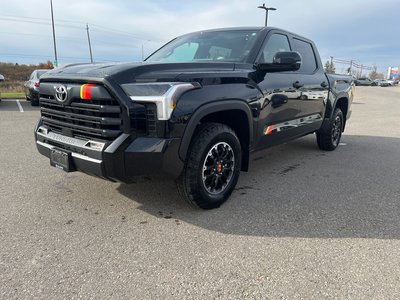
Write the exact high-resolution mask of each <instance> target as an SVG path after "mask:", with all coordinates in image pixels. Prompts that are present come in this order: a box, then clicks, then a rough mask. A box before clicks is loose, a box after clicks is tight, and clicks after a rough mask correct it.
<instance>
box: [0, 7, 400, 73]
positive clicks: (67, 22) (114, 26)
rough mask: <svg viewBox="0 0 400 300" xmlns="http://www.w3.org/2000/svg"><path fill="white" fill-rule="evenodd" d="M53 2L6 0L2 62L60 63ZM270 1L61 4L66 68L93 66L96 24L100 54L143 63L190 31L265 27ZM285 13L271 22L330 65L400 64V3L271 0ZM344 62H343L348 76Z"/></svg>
mask: <svg viewBox="0 0 400 300" xmlns="http://www.w3.org/2000/svg"><path fill="white" fill-rule="evenodd" d="M49 2H50V1H49V0H35V1H29V0H18V1H16V0H1V10H0V61H2V62H18V63H38V62H43V61H47V60H51V61H52V60H53V59H54V53H53V43H52V30H51V25H50V5H49ZM262 3H263V2H262V1H254V0H247V1H245V0H240V1H239V0H221V1H218V0H214V1H211V0H203V1H181V0H170V1H161V0H159V1H141V0H136V1H122V0H114V1H109V0H69V1H65V0H53V6H54V15H55V23H56V37H57V50H58V56H59V61H60V62H61V63H71V62H87V61H88V60H89V50H88V44H87V36H86V31H85V26H86V23H88V24H89V28H90V34H91V39H92V49H93V57H94V60H95V61H97V62H100V61H137V60H140V59H141V56H142V46H143V50H144V54H145V55H147V54H150V53H151V52H152V51H153V50H155V49H157V48H158V47H159V46H161V45H162V44H163V43H165V42H167V41H169V40H170V39H172V38H173V37H175V36H177V35H181V34H184V33H187V32H191V31H196V30H202V29H209V28H221V27H232V26H259V25H263V24H264V16H265V15H264V12H263V11H261V10H259V9H257V6H258V5H261V4H262ZM267 6H272V7H276V8H277V9H278V10H277V11H275V12H271V13H270V15H269V25H271V26H274V27H280V28H283V29H287V30H290V31H293V32H296V33H298V34H300V35H303V36H306V37H308V38H310V39H312V40H314V41H315V43H316V44H317V46H318V49H319V52H320V55H321V57H322V59H323V61H324V62H325V61H326V60H327V59H329V57H330V56H333V57H334V58H337V59H342V60H349V61H350V60H353V61H355V62H357V63H358V64H364V65H368V66H372V65H373V64H376V65H377V67H378V70H379V71H380V72H386V70H387V67H389V66H399V65H400V39H399V38H398V36H399V34H400V18H399V13H398V11H399V1H398V0H380V1H361V0H351V1H349V0H347V1H344V0H336V1H329V2H327V1H321V0H319V1H318V0H304V1H298V0H285V1H279V0H271V1H269V2H267ZM345 68H346V66H344V65H337V70H338V71H339V72H340V71H342V70H343V69H345Z"/></svg>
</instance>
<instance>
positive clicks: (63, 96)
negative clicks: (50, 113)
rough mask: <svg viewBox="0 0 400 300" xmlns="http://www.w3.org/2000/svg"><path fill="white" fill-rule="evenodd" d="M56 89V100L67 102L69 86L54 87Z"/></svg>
mask: <svg viewBox="0 0 400 300" xmlns="http://www.w3.org/2000/svg"><path fill="white" fill-rule="evenodd" d="M54 88H55V90H56V100H57V101H58V102H65V100H67V88H66V87H65V86H63V85H58V86H55V87H54Z"/></svg>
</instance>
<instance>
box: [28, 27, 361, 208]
mask: <svg viewBox="0 0 400 300" xmlns="http://www.w3.org/2000/svg"><path fill="white" fill-rule="evenodd" d="M353 86H354V84H353V81H352V77H350V76H338V75H327V74H325V73H324V70H323V66H322V64H321V60H320V58H319V54H318V52H317V49H316V47H315V45H314V43H313V42H312V41H310V40H308V39H306V38H304V37H301V36H299V35H296V34H293V33H290V32H287V31H284V30H280V29H277V28H270V27H261V28H247V27H246V28H230V29H216V30H207V31H201V32H195V33H190V34H186V35H183V36H181V37H178V38H176V39H174V40H172V41H171V42H169V43H167V44H166V45H165V46H163V47H161V48H160V49H159V50H157V51H156V52H154V53H153V54H152V55H150V56H149V57H148V58H147V59H146V60H145V62H143V63H128V64H79V65H70V66H67V67H64V68H59V69H55V70H53V71H50V72H48V73H46V74H45V75H43V77H41V79H40V87H39V92H40V111H41V117H40V120H39V122H38V124H37V126H36V128H35V138H36V145H37V148H38V150H39V152H40V153H41V154H43V155H45V156H47V157H49V159H50V164H51V165H52V166H55V167H57V168H59V169H62V170H64V171H67V172H70V171H75V170H79V171H82V172H85V173H88V174H91V175H95V176H99V177H102V178H106V179H109V180H112V181H120V182H127V183H129V182H131V181H132V180H133V179H134V178H135V176H140V175H146V174H154V173H156V174H160V173H163V174H168V176H171V177H173V178H176V179H177V183H178V189H179V190H180V192H181V194H182V195H183V196H184V198H186V200H188V202H189V203H192V204H194V205H197V206H199V207H201V208H204V209H209V208H215V207H218V206H220V205H221V204H222V203H223V202H224V201H225V200H226V199H227V198H228V197H229V195H230V194H231V193H232V191H233V190H234V187H235V185H236V183H237V181H238V178H239V173H240V171H247V170H248V166H249V155H250V153H252V152H254V151H256V150H260V149H264V148H266V147H270V146H273V145H277V144H281V143H284V142H287V141H289V140H292V139H295V138H298V137H301V136H304V135H306V134H310V133H315V134H316V137H317V143H318V146H319V147H320V148H321V149H322V150H328V151H329V150H334V149H335V148H336V147H337V146H338V145H339V141H340V138H341V134H342V132H343V131H344V128H345V126H346V120H347V119H348V118H349V117H350V113H351V103H352V99H353V90H354V89H353Z"/></svg>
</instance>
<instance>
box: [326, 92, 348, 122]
mask: <svg viewBox="0 0 400 300" xmlns="http://www.w3.org/2000/svg"><path fill="white" fill-rule="evenodd" d="M343 98H344V99H347V110H348V109H349V106H350V103H349V101H350V100H349V95H348V94H346V93H344V92H342V93H339V94H337V95H335V99H334V101H329V102H330V105H331V106H330V107H328V106H327V110H326V111H325V119H329V120H330V119H331V117H332V115H333V112H334V111H335V107H336V105H337V102H338V101H339V99H343ZM345 118H346V116H345Z"/></svg>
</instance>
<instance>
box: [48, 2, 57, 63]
mask: <svg viewBox="0 0 400 300" xmlns="http://www.w3.org/2000/svg"><path fill="white" fill-rule="evenodd" d="M50 7H51V24H52V26H53V44H54V64H53V65H54V66H55V67H58V60H57V46H56V30H55V28H54V15H53V0H50Z"/></svg>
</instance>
